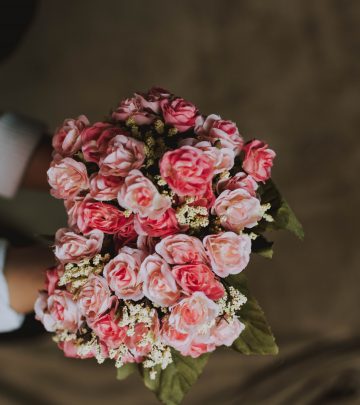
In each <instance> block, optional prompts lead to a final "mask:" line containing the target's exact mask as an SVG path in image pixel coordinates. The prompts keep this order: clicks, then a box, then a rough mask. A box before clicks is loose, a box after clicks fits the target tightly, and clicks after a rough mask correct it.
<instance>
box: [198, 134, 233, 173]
mask: <svg viewBox="0 0 360 405" xmlns="http://www.w3.org/2000/svg"><path fill="white" fill-rule="evenodd" d="M194 146H195V148H198V149H200V150H202V151H203V152H204V153H205V155H206V156H208V157H209V158H210V159H211V160H212V162H213V166H214V175H215V174H219V173H222V172H224V171H225V170H230V169H231V168H232V167H233V166H234V159H235V153H234V151H233V150H232V149H231V148H217V147H216V146H212V145H211V143H210V142H208V141H202V142H198V143H197V144H195V145H194Z"/></svg>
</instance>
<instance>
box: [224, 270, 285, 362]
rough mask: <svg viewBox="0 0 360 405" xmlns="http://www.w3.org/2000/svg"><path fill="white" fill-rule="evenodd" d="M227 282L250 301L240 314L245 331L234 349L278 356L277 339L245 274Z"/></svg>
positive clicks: (244, 352)
mask: <svg viewBox="0 0 360 405" xmlns="http://www.w3.org/2000/svg"><path fill="white" fill-rule="evenodd" d="M225 281H226V283H228V284H230V285H232V286H233V287H234V288H236V289H238V290H239V291H240V292H241V293H243V294H244V295H245V296H246V297H247V299H248V300H247V302H246V304H244V305H243V307H242V308H241V310H240V313H239V319H240V321H241V322H242V323H243V324H244V325H245V329H244V330H243V332H242V333H241V335H240V336H239V337H238V338H237V339H236V340H235V342H234V343H233V345H232V348H233V349H235V350H236V351H238V352H240V353H243V354H262V355H265V354H277V353H278V352H279V349H278V347H277V345H276V343H275V338H274V336H273V334H272V333H271V330H270V326H269V325H268V323H267V321H266V319H265V315H264V312H263V311H262V309H261V308H260V305H259V304H258V302H257V301H256V300H255V298H254V297H253V296H252V295H251V294H250V291H249V289H248V287H247V280H246V277H245V276H244V275H243V274H238V275H236V276H235V275H232V276H229V277H227V278H226V279H225Z"/></svg>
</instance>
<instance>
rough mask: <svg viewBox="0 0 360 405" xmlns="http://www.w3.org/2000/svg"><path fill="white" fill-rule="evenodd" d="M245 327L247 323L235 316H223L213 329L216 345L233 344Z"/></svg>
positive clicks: (212, 333)
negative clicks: (229, 317)
mask: <svg viewBox="0 0 360 405" xmlns="http://www.w3.org/2000/svg"><path fill="white" fill-rule="evenodd" d="M244 329H245V325H244V324H243V323H242V322H240V321H239V319H238V318H237V317H236V316H235V317H234V318H231V319H224V318H222V319H221V320H220V322H217V323H216V325H215V326H214V327H213V329H212V331H211V335H212V339H213V342H214V343H215V345H216V346H222V345H225V346H231V345H232V344H233V343H234V341H235V340H236V339H237V338H238V337H239V336H240V333H241V332H242V331H243V330H244Z"/></svg>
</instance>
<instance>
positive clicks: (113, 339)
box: [90, 308, 127, 349]
mask: <svg viewBox="0 0 360 405" xmlns="http://www.w3.org/2000/svg"><path fill="white" fill-rule="evenodd" d="M90 326H91V329H92V330H93V331H94V332H95V334H96V336H98V338H99V339H100V341H102V342H104V343H105V345H106V347H108V348H109V349H117V348H119V346H120V345H121V344H122V343H124V342H125V340H126V331H127V328H125V327H120V326H119V319H118V318H117V316H116V312H115V309H114V308H113V309H111V311H110V312H107V313H106V314H102V315H100V316H99V317H97V318H96V319H95V321H94V322H91V324H90Z"/></svg>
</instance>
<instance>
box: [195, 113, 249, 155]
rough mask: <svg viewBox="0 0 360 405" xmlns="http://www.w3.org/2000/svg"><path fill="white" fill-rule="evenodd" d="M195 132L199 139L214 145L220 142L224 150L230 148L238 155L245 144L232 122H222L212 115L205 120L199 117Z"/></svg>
mask: <svg viewBox="0 0 360 405" xmlns="http://www.w3.org/2000/svg"><path fill="white" fill-rule="evenodd" d="M195 132H196V133H197V135H198V137H199V138H200V139H202V140H205V141H210V142H211V143H212V144H213V145H215V144H216V142H218V141H220V145H221V147H222V148H230V149H232V150H233V151H234V153H235V155H238V154H239V153H240V151H241V149H242V146H243V144H244V140H243V138H242V137H241V135H240V134H239V130H238V129H237V126H236V124H235V123H234V122H232V121H227V120H222V119H221V118H220V117H219V116H218V115H215V114H211V115H209V116H207V117H206V119H205V120H204V118H203V117H198V119H197V120H196V127H195Z"/></svg>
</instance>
